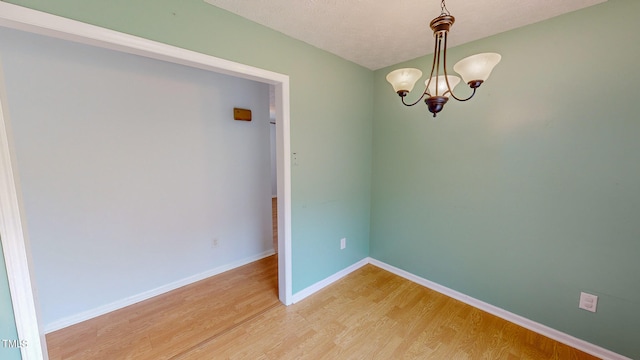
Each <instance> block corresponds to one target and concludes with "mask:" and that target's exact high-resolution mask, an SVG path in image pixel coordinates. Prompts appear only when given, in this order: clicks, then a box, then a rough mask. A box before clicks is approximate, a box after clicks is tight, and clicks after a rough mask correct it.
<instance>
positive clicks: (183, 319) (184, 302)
mask: <svg viewBox="0 0 640 360" xmlns="http://www.w3.org/2000/svg"><path fill="white" fill-rule="evenodd" d="M47 342H48V344H49V355H50V358H51V359H52V360H58V359H82V360H88V359H109V360H114V359H175V360H178V359H181V360H195V359H198V360H201V359H332V360H333V359H447V360H448V359H492V360H493V359H507V360H515V359H536V360H538V359H575V360H582V359H584V360H591V359H596V358H595V357H593V356H590V355H588V354H585V353H582V352H580V351H578V350H575V349H573V348H570V347H568V346H566V345H564V344H561V343H558V342H556V341H553V340H550V339H548V338H546V337H543V336H541V335H538V334H536V333H534V332H532V331H529V330H526V329H524V328H522V327H519V326H517V325H514V324H512V323H509V322H506V321H504V320H502V319H499V318H497V317H495V316H493V315H490V314H487V313H485V312H483V311H480V310H477V309H475V308H473V307H471V306H469V305H466V304H463V303H461V302H459V301H457V300H454V299H451V298H448V297H446V296H444V295H441V294H439V293H437V292H434V291H432V290H429V289H427V288H424V287H422V286H420V285H417V284H415V283H412V282H410V281H408V280H405V279H403V278H401V277H398V276H396V275H394V274H391V273H389V272H387V271H385V270H382V269H379V268H377V267H374V266H372V265H367V266H365V267H363V268H361V269H359V270H357V271H355V272H353V273H352V274H350V275H348V276H347V277H345V278H343V279H342V280H340V281H339V282H337V283H335V284H333V285H331V286H329V287H327V288H325V289H323V290H322V291H320V292H318V293H316V294H314V295H312V296H310V297H309V298H307V299H305V300H303V301H301V302H300V303H297V304H294V305H291V306H289V307H286V306H284V305H282V304H280V303H279V302H278V299H277V256H271V257H269V258H266V259H263V260H260V261H257V262H255V263H252V264H249V265H246V266H243V267H241V268H238V269H234V270H231V271H229V272H226V273H224V274H221V275H218V276H215V277H212V278H210V279H206V280H203V281H200V282H198V283H195V284H192V285H189V286H186V287H184V288H181V289H178V290H175V291H173V292H171V293H168V294H165V295H161V296H158V297H156V298H153V299H149V300H147V301H145V302H142V303H139V304H135V305H132V306H129V307H127V308H124V309H121V310H118V311H115V312H113V313H110V314H107V315H104V316H101V317H99V318H96V319H92V320H89V321H86V322H84V323H81V324H78V325H75V326H72V327H69V328H66V329H62V330H59V331H57V332H54V333H51V334H48V335H47Z"/></svg>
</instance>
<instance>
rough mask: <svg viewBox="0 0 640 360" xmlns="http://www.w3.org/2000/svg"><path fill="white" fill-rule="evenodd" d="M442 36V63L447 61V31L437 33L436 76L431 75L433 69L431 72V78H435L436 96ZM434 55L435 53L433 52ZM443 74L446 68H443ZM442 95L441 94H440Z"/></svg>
mask: <svg viewBox="0 0 640 360" xmlns="http://www.w3.org/2000/svg"><path fill="white" fill-rule="evenodd" d="M443 37H444V63H445V64H446V62H447V33H446V32H445V33H438V35H437V37H436V38H437V40H436V43H437V50H438V63H437V64H436V76H435V77H433V71H432V72H431V75H432V76H431V78H435V79H436V95H435V96H438V90H439V86H438V77H439V76H440V55H441V53H442V38H443ZM434 56H435V54H434ZM444 75H445V77H446V75H447V70H446V69H445V70H444ZM431 78H430V79H431ZM440 95H442V94H440Z"/></svg>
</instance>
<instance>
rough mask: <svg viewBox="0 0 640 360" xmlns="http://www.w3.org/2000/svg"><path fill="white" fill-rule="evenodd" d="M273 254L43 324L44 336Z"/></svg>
mask: <svg viewBox="0 0 640 360" xmlns="http://www.w3.org/2000/svg"><path fill="white" fill-rule="evenodd" d="M273 254H275V252H274V251H273V250H268V251H265V252H262V253H260V254H257V255H254V256H250V257H248V258H244V259H241V260H238V261H235V262H232V263H229V264H225V265H222V266H219V267H217V268H215V269H211V270H207V271H205V272H202V273H200V274H195V275H192V276H189V277H187V278H184V279H180V280H178V281H174V282H172V283H170V284H166V285H163V286H160V287H157V288H155V289H151V290H149V291H145V292H143V293H140V294H137V295H133V296H130V297H127V298H124V299H122V300H118V301H115V302H112V303H110V304H106V305H103V306H100V307H97V308H95V309H91V310H87V311H83V312H81V313H78V314H75V315H72V316H69V317H66V318H62V319H59V320H56V321H54V322H52V323H49V324H45V326H44V332H45V333H46V334H48V333H50V332H53V331H56V330H60V329H62V328H65V327H67V326H71V325H75V324H77V323H80V322H83V321H86V320H89V319H92V318H94V317H97V316H100V315H104V314H106V313H109V312H112V311H115V310H118V309H122V308H124V307H126V306H129V305H133V304H135V303H138V302H141V301H144V300H147V299H150V298H152V297H154V296H158V295H162V294H164V293H167V292H169V291H172V290H175V289H178V288H181V287H183V286H185V285H189V284H193V283H195V282H197V281H200V280H204V279H206V278H208V277H211V276H214V275H218V274H221V273H223V272H225V271H229V270H231V269H235V268H237V267H240V266H243V265H246V264H249V263H252V262H254V261H258V260H260V259H264V258H266V257H267V256H271V255H273Z"/></svg>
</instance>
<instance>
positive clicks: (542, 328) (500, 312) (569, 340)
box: [367, 258, 632, 360]
mask: <svg viewBox="0 0 640 360" xmlns="http://www.w3.org/2000/svg"><path fill="white" fill-rule="evenodd" d="M367 261H368V262H369V263H370V264H371V265H374V266H377V267H379V268H381V269H384V270H387V271H389V272H391V273H394V274H396V275H398V276H400V277H403V278H405V279H407V280H410V281H412V282H414V283H416V284H420V285H422V286H424V287H427V288H429V289H431V290H434V291H437V292H439V293H441V294H443V295H446V296H448V297H451V298H454V299H456V300H459V301H462V302H463V303H465V304H468V305H471V306H473V307H475V308H477V309H480V310H483V311H486V312H488V313H489V314H492V315H495V316H497V317H499V318H502V319H504V320H507V321H509V322H512V323H514V324H516V325H520V326H522V327H523V328H525V329H529V330H531V331H534V332H536V333H538V334H541V335H544V336H546V337H548V338H551V339H553V340H556V341H558V342H561V343H563V344H566V345H569V346H571V347H573V348H576V349H578V350H581V351H584V352H586V353H587V354H591V355H593V356H596V357H598V358H601V359H603V360H632V359H630V358H628V357H626V356H623V355H620V354H617V353H615V352H613V351H610V350H607V349H604V348H602V347H600V346H597V345H594V344H591V343H589V342H586V341H584V340H580V339H578V338H576V337H573V336H571V335H569V334H566V333H563V332H561V331H558V330H555V329H552V328H550V327H548V326H546V325H542V324H540V323H537V322H535V321H533V320H529V319H527V318H524V317H522V316H520V315H516V314H514V313H512V312H509V311H507V310H504V309H501V308H499V307H497V306H493V305H491V304H488V303H486V302H484V301H481V300H478V299H476V298H473V297H471V296H468V295H465V294H463V293H460V292H457V291H455V290H453V289H450V288H448V287H446V286H442V285H440V284H437V283H434V282H432V281H429V280H427V279H424V278H421V277H419V276H417V275H414V274H412V273H410V272H407V271H405V270H402V269H398V268H397V267H394V266H391V265H389V264H386V263H383V262H382V261H378V260H376V259H372V258H368V259H367Z"/></svg>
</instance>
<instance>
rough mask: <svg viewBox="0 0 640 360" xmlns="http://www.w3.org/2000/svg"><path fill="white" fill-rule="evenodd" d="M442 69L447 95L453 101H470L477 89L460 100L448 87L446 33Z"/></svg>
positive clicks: (445, 35)
mask: <svg viewBox="0 0 640 360" xmlns="http://www.w3.org/2000/svg"><path fill="white" fill-rule="evenodd" d="M443 2H444V1H443ZM443 67H444V81H445V82H446V83H447V89H448V90H449V94H450V95H451V97H453V98H454V99H456V100H458V101H467V100H471V98H472V97H473V96H474V95H475V94H476V89H477V87H474V88H473V92H472V93H471V95H469V97H468V98H466V99H462V98H459V97H457V96H456V94H454V93H453V89H452V88H451V85H449V76H447V34H446V33H445V34H444V63H443Z"/></svg>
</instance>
